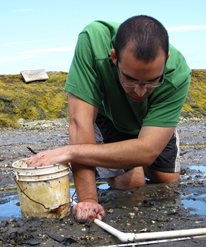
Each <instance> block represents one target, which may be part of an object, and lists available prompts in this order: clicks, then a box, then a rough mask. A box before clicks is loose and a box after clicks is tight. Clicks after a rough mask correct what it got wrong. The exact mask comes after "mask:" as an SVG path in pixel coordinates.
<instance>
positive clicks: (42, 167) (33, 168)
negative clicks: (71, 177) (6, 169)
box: [11, 157, 69, 170]
mask: <svg viewBox="0 0 206 247" xmlns="http://www.w3.org/2000/svg"><path fill="white" fill-rule="evenodd" d="M30 158H32V157H30ZM30 158H25V159H21V160H17V161H15V162H13V163H12V165H11V166H12V167H13V168H16V169H22V170H28V169H29V170H36V169H45V168H49V167H54V166H59V165H65V166H68V168H69V165H68V164H65V163H64V164H63V163H58V164H54V165H50V166H39V167H17V166H15V165H14V164H15V163H17V162H19V161H23V160H29V159H30Z"/></svg>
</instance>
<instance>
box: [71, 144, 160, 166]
mask: <svg viewBox="0 0 206 247" xmlns="http://www.w3.org/2000/svg"><path fill="white" fill-rule="evenodd" d="M69 148H70V151H71V160H73V161H75V162H78V163H81V164H83V165H87V166H94V167H95V166H97V167H105V168H114V169H125V168H132V167H135V166H142V165H150V164H151V163H152V161H153V160H155V159H156V157H157V154H156V153H155V152H150V150H149V148H147V147H145V146H143V145H141V141H140V140H137V139H135V140H128V141H122V142H118V143H117V142H116V143H110V144H102V145H98V144H83V145H81V144H80V145H74V146H70V147H69Z"/></svg>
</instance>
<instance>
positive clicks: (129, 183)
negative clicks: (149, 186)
mask: <svg viewBox="0 0 206 247" xmlns="http://www.w3.org/2000/svg"><path fill="white" fill-rule="evenodd" d="M105 180H106V181H107V182H108V184H109V185H110V186H111V187H114V188H116V189H121V190H129V189H135V188H138V187H143V186H144V185H145V177H144V176H143V177H139V178H137V179H132V178H131V177H128V178H126V176H122V175H120V176H118V177H115V178H105Z"/></svg>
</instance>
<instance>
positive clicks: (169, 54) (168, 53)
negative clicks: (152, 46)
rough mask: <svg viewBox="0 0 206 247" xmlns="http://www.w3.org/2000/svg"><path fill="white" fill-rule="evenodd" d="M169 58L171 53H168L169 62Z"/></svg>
mask: <svg viewBox="0 0 206 247" xmlns="http://www.w3.org/2000/svg"><path fill="white" fill-rule="evenodd" d="M169 57H170V52H168V56H167V60H168V58H169Z"/></svg>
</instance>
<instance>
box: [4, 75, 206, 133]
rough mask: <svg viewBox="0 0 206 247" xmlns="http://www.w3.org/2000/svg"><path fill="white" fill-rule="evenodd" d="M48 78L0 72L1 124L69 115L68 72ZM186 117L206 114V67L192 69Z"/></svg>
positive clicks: (7, 125)
mask: <svg viewBox="0 0 206 247" xmlns="http://www.w3.org/2000/svg"><path fill="white" fill-rule="evenodd" d="M48 75H49V79H48V80H46V81H35V82H32V83H29V84H26V83H25V82H24V80H23V78H22V76H21V74H18V75H0V127H1V128H6V127H19V125H18V119H21V118H23V119H28V120H47V119H52V118H65V117H68V99H67V92H66V91H65V90H64V86H65V82H66V78H67V73H66V72H59V73H56V74H55V73H51V74H49V73H48ZM181 116H182V117H184V118H194V117H197V118H205V116H206V71H204V70H203V71H202V70H192V79H191V84H190V89H189V93H188V96H187V98H186V101H185V104H184V106H183V108H182V114H181Z"/></svg>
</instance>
